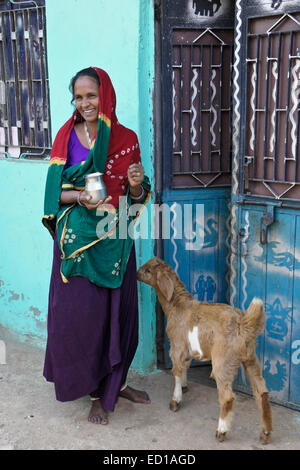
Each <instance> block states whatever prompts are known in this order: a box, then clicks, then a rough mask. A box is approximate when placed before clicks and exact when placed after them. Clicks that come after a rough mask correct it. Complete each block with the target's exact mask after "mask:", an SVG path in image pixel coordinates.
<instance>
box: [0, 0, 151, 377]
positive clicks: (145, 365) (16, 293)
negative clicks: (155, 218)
mask: <svg viewBox="0 0 300 470" xmlns="http://www.w3.org/2000/svg"><path fill="white" fill-rule="evenodd" d="M46 21H47V24H46V26H47V52H48V68H49V84H50V108H51V124H52V136H53V139H54V137H55V135H56V133H57V131H58V129H59V128H60V127H61V125H62V124H63V123H64V122H65V121H66V120H67V119H68V118H69V117H70V115H71V113H72V111H73V107H72V105H71V104H70V101H71V94H70V92H69V89H68V87H69V82H70V79H71V78H72V76H74V75H75V73H76V72H77V71H78V70H80V69H82V68H85V67H88V66H90V65H95V66H98V67H101V68H103V69H104V70H106V71H107V72H108V73H109V75H110V77H111V80H112V83H113V85H114V87H115V90H116V95H117V116H118V119H119V121H120V122H121V123H122V124H124V125H125V126H127V127H129V128H131V129H133V130H134V131H135V132H136V133H137V134H138V137H139V140H140V146H141V151H142V161H143V164H144V167H145V170H146V173H147V175H149V177H150V179H151V180H152V182H153V178H154V175H153V123H152V117H153V109H152V93H153V86H154V18H153V3H152V0H115V1H114V2H108V1H107V0H89V1H88V2H87V1H86V0H64V1H63V2H62V1H61V0H46ZM46 173H47V164H46V163H43V162H32V161H15V160H11V159H1V161H0V181H1V185H0V197H1V209H0V220H1V228H2V230H1V233H0V256H1V258H0V324H2V325H3V326H4V327H8V328H10V329H12V330H14V331H16V332H18V333H21V334H22V335H23V338H30V340H31V341H33V342H35V343H36V344H39V345H44V342H45V338H46V319H47V305H48V288H49V279H50V271H51V263H52V239H51V237H50V236H49V235H48V233H47V231H46V230H45V229H44V228H43V227H42V225H41V222H40V221H41V217H42V215H43V197H44V186H45V179H46ZM149 223H150V222H149ZM149 233H150V231H149ZM136 251H137V259H138V264H139V265H140V264H141V263H143V262H144V261H146V260H147V259H149V258H150V257H151V256H153V242H152V241H151V240H137V242H136ZM139 295H140V345H139V348H138V351H137V354H136V357H135V359H134V363H133V366H132V367H133V369H135V370H137V371H139V372H150V371H151V370H154V369H155V364H156V350H155V312H154V310H155V299H154V295H153V292H152V290H151V289H149V288H147V286H145V285H140V286H139Z"/></svg>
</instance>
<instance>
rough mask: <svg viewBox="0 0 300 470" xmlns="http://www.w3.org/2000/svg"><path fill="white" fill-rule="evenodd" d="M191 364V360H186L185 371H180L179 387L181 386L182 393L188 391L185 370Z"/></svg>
mask: <svg viewBox="0 0 300 470" xmlns="http://www.w3.org/2000/svg"><path fill="white" fill-rule="evenodd" d="M191 362H192V360H191V359H190V358H189V359H186V361H185V369H184V370H183V371H182V374H181V385H182V392H183V393H186V392H187V391H188V389H189V388H188V384H187V370H188V368H189V367H190V364H191Z"/></svg>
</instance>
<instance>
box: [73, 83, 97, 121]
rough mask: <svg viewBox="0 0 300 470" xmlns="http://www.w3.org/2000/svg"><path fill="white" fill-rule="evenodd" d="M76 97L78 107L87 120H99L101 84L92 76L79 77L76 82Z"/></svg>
mask: <svg viewBox="0 0 300 470" xmlns="http://www.w3.org/2000/svg"><path fill="white" fill-rule="evenodd" d="M74 99H75V106H76V109H77V110H78V111H79V113H80V114H81V116H82V117H83V119H85V120H86V121H87V122H94V121H97V120H98V114H99V85H98V83H97V82H96V80H94V79H93V78H91V77H88V76H82V77H78V78H77V80H76V82H75V84H74Z"/></svg>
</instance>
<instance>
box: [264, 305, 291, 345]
mask: <svg viewBox="0 0 300 470" xmlns="http://www.w3.org/2000/svg"><path fill="white" fill-rule="evenodd" d="M292 310H293V309H292V308H291V307H287V308H284V307H283V306H282V304H281V301H280V299H279V298H277V299H275V301H274V302H273V304H272V305H270V304H266V314H267V321H266V331H267V333H268V336H270V337H271V338H273V339H276V340H278V341H284V338H285V337H286V335H287V333H288V322H289V321H293V320H292V317H291V315H290V314H291V312H292Z"/></svg>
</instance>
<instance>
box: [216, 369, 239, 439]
mask: <svg viewBox="0 0 300 470" xmlns="http://www.w3.org/2000/svg"><path fill="white" fill-rule="evenodd" d="M214 377H215V380H216V382H217V387H218V395H219V403H220V416H219V423H218V429H217V431H216V437H217V439H219V441H220V442H223V441H224V439H225V436H226V433H227V432H228V431H230V429H231V426H232V419H233V403H234V400H235V396H234V394H233V392H232V385H231V383H224V382H223V381H222V380H220V379H219V378H218V375H217V374H216V372H214Z"/></svg>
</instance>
